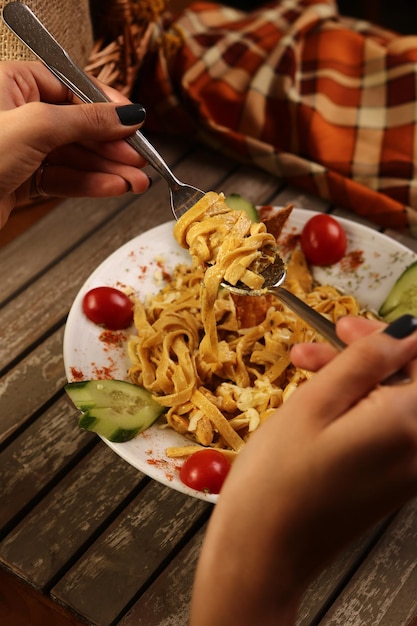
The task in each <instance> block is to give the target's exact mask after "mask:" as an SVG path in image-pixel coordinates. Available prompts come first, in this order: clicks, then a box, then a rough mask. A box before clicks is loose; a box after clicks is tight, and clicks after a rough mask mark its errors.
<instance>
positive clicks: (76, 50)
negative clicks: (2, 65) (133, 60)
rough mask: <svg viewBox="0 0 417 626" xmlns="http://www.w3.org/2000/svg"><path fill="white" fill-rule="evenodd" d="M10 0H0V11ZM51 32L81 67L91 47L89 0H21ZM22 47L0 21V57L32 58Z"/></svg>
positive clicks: (3, 58)
mask: <svg viewBox="0 0 417 626" xmlns="http://www.w3.org/2000/svg"><path fill="white" fill-rule="evenodd" d="M10 1H11V0H0V10H1V11H3V8H4V7H5V6H6V4H9V2H10ZM25 4H26V5H27V6H28V7H29V8H30V9H32V11H33V12H34V13H35V15H36V16H37V17H38V18H39V19H40V20H41V22H43V24H45V26H46V27H47V29H48V30H49V31H50V32H51V34H52V35H53V36H54V37H55V39H57V41H59V43H60V44H61V45H62V46H63V47H64V48H65V49H66V50H67V51H68V52H69V54H70V55H71V56H72V58H73V59H74V60H75V61H76V62H77V63H78V64H79V65H81V66H84V65H85V64H86V62H87V60H88V58H89V56H90V53H91V50H92V47H93V29H92V24H91V17H90V6H89V0H76V1H74V0H25ZM33 59H34V56H33V55H32V54H31V52H29V50H28V49H27V48H26V46H25V45H24V44H23V43H21V41H20V40H19V39H17V37H16V36H15V35H14V34H13V33H12V32H11V31H10V30H9V29H8V28H7V26H6V25H5V24H4V22H3V21H2V20H0V60H2V61H6V60H20V61H24V60H33Z"/></svg>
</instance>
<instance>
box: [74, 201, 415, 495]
mask: <svg viewBox="0 0 417 626" xmlns="http://www.w3.org/2000/svg"><path fill="white" fill-rule="evenodd" d="M312 215H314V213H312V212H311V211H305V210H303V209H294V211H293V213H292V215H291V217H290V220H289V222H288V224H287V227H286V229H285V232H284V234H283V237H282V242H283V245H284V247H285V245H286V244H288V243H289V242H290V241H291V240H292V239H293V235H296V234H297V233H299V232H300V230H301V227H302V225H303V224H304V223H305V222H306V221H307V220H308V219H309V218H310V217H312ZM340 222H341V223H342V224H343V226H344V228H345V230H346V234H347V237H348V248H347V254H346V256H345V258H344V259H342V261H341V262H340V263H337V264H336V265H333V266H331V267H329V268H314V277H315V278H316V279H317V280H318V281H319V282H321V283H329V284H332V285H334V286H335V287H338V288H339V289H342V290H344V291H346V292H348V293H351V294H354V295H355V296H356V297H357V298H358V300H359V302H360V304H361V305H362V306H363V307H366V308H370V309H375V310H377V309H378V308H379V306H380V304H381V303H382V302H383V300H384V299H385V296H386V295H387V293H388V291H389V290H390V289H391V287H392V285H393V284H394V282H395V280H396V279H397V278H398V276H399V275H400V274H401V272H402V271H403V270H404V269H405V268H406V267H407V266H408V265H409V264H410V263H412V262H413V261H415V260H416V258H417V255H416V254H415V253H414V252H413V251H411V250H409V249H408V248H406V247H405V246H403V245H401V244H399V243H397V242H396V241H394V240H393V239H390V238H389V237H387V236H385V235H382V234H380V233H378V232H377V231H373V230H371V229H369V228H367V227H365V226H362V225H360V224H356V223H355V222H351V221H349V220H343V219H340ZM173 224H174V222H167V223H165V224H162V225H161V226H157V227H156V228H153V229H151V230H149V231H147V232H145V233H143V234H142V235H139V236H138V237H136V238H135V239H133V240H132V241H130V242H128V243H127V244H125V245H124V246H122V247H121V248H119V249H118V250H116V252H114V253H113V254H112V255H110V256H109V257H108V258H107V259H106V260H105V261H104V262H103V263H102V264H101V265H100V266H99V267H98V268H97V269H96V270H95V271H94V272H93V273H92V274H91V276H90V278H89V279H88V280H87V281H86V282H85V284H84V285H83V287H82V288H81V290H80V292H79V293H78V295H77V297H76V298H75V301H74V303H73V305H72V308H71V311H70V313H69V316H68V320H67V325H66V330H65V337H64V361H65V369H66V374H67V378H68V380H69V381H70V382H71V381H75V380H88V379H97V378H118V379H127V370H128V367H129V359H128V357H127V355H126V342H127V338H128V336H129V334H131V333H133V332H135V329H134V328H133V327H132V328H131V329H128V330H127V331H123V332H121V331H120V332H119V331H118V332H116V333H113V334H112V335H109V334H108V333H105V334H104V335H103V330H102V329H101V328H100V327H98V326H96V325H95V324H93V323H92V322H90V321H89V320H88V319H87V318H86V317H85V316H84V314H83V312H82V299H83V297H84V294H85V293H86V292H87V291H89V290H90V289H92V288H93V287H98V286H101V285H109V286H113V287H118V288H120V289H126V288H128V289H131V290H132V291H133V292H135V294H136V296H139V297H141V298H143V297H144V296H145V295H146V294H149V293H157V292H158V291H159V290H160V288H161V286H162V285H163V283H164V274H165V272H167V273H168V274H169V273H170V272H171V271H172V270H173V268H174V267H175V265H177V264H178V263H180V262H185V263H188V262H189V255H188V252H186V251H185V250H183V249H182V248H180V247H179V246H178V244H177V243H176V241H175V240H174V238H173V234H172V229H173ZM104 441H105V442H106V443H107V445H109V446H110V448H112V449H113V450H114V451H115V452H116V453H117V454H118V455H120V456H121V457H122V458H123V459H124V460H125V461H127V462H128V463H130V464H131V465H133V466H134V467H136V468H137V469H139V470H141V471H142V472H144V473H145V474H147V475H148V476H150V477H151V478H154V479H155V480H158V481H159V482H161V483H163V484H165V485H168V486H170V487H172V488H173V489H177V490H178V491H181V492H183V493H186V494H189V495H193V496H195V497H197V498H200V499H202V500H207V501H210V502H215V501H216V500H217V496H216V495H212V494H204V493H201V492H196V491H194V490H192V489H189V488H188V487H186V486H185V485H183V483H182V482H181V481H180V479H179V475H178V468H179V466H180V463H181V461H178V460H172V459H168V458H167V457H166V456H165V449H166V448H167V447H168V446H175V445H184V443H189V442H188V440H186V439H185V438H183V437H182V436H181V435H178V434H177V433H175V432H174V431H172V430H169V429H161V428H160V426H158V423H157V424H154V425H153V426H152V427H151V428H149V429H148V430H147V431H145V432H144V433H142V434H140V435H139V436H138V437H136V438H135V439H133V440H131V441H128V442H126V443H118V444H115V443H111V442H109V441H107V440H105V439H104Z"/></svg>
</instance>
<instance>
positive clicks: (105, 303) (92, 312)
mask: <svg viewBox="0 0 417 626" xmlns="http://www.w3.org/2000/svg"><path fill="white" fill-rule="evenodd" d="M83 311H84V313H85V315H86V316H87V317H88V319H89V320H91V321H92V322H94V324H99V325H100V326H104V327H105V328H108V329H109V330H122V329H124V328H127V327H128V326H130V325H131V323H132V322H133V302H132V301H131V299H130V298H129V297H128V296H127V295H126V294H125V293H123V291H119V289H115V288H114V287H95V288H94V289H91V290H90V291H88V292H87V293H86V294H85V296H84V298H83Z"/></svg>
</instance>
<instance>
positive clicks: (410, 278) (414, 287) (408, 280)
mask: <svg viewBox="0 0 417 626" xmlns="http://www.w3.org/2000/svg"><path fill="white" fill-rule="evenodd" d="M378 313H379V315H380V316H381V317H382V318H383V319H384V321H385V322H392V321H394V320H396V319H397V318H398V317H400V316H401V315H404V314H405V313H409V314H410V315H414V316H416V315H417V261H414V263H412V264H411V265H409V266H408V267H407V269H405V270H404V272H403V273H402V274H401V276H400V277H399V278H398V280H397V281H396V283H395V284H394V286H393V288H392V289H391V291H390V292H389V294H388V296H387V297H386V299H385V301H384V302H383V304H382V305H381V307H380V309H379V311H378Z"/></svg>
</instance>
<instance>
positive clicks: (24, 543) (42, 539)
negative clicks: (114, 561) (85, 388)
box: [0, 443, 148, 589]
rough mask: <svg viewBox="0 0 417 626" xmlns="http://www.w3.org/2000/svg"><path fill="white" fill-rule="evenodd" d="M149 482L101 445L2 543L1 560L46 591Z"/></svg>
mask: <svg viewBox="0 0 417 626" xmlns="http://www.w3.org/2000/svg"><path fill="white" fill-rule="evenodd" d="M147 480H148V479H146V477H145V476H144V475H143V474H142V473H141V472H139V471H138V470H136V469H135V468H134V467H132V466H131V465H129V464H128V463H126V462H125V461H123V460H122V459H121V458H120V457H119V456H117V455H116V454H115V453H114V452H113V451H112V450H110V448H108V447H107V446H106V445H105V444H104V443H100V444H99V445H98V446H96V448H95V449H94V450H93V451H92V452H91V453H89V454H88V456H87V457H86V458H84V459H83V460H82V461H81V462H80V463H78V465H77V466H76V467H75V468H74V469H73V470H72V471H70V472H69V473H68V474H67V475H66V476H65V477H64V478H63V480H62V481H61V482H59V484H57V486H56V487H55V488H54V489H52V491H50V493H48V495H47V496H45V497H44V498H43V499H42V500H41V502H39V504H38V505H37V506H36V507H35V508H34V509H33V510H32V511H31V512H30V513H29V514H28V515H26V517H25V519H24V520H23V521H22V522H21V523H20V524H18V526H17V527H16V528H15V529H14V530H13V531H12V532H11V533H10V534H9V535H8V536H7V537H6V538H5V539H4V540H3V541H2V543H1V545H0V560H1V561H2V562H3V563H6V564H7V567H8V568H10V569H12V570H13V571H14V572H16V573H17V574H18V575H19V576H20V577H21V578H23V579H25V580H27V581H28V582H30V584H31V585H32V586H34V587H36V588H38V589H44V588H45V587H47V586H48V584H49V583H50V581H51V580H52V579H53V578H55V577H56V576H57V575H58V574H59V572H60V571H61V570H62V569H63V568H65V567H66V564H67V563H68V562H71V561H72V560H73V559H74V556H75V555H77V554H78V553H79V551H80V550H81V549H82V548H83V546H85V545H87V543H88V542H89V541H91V538H92V537H93V536H94V534H95V533H96V532H97V531H98V529H100V528H101V527H103V525H105V524H106V522H107V520H108V519H112V518H113V517H114V512H115V511H116V510H117V509H118V507H121V506H123V502H124V500H125V499H126V498H127V497H128V496H129V494H130V493H131V492H132V491H133V490H137V488H138V486H139V485H140V484H142V483H143V484H146V482H147ZM132 558H134V557H133V555H132Z"/></svg>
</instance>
